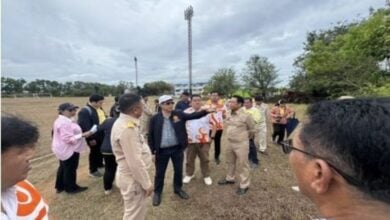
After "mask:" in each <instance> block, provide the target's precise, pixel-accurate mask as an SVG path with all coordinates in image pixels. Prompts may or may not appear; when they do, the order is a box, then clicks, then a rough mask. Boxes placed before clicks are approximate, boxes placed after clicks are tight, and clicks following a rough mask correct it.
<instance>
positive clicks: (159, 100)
mask: <svg viewBox="0 0 390 220" xmlns="http://www.w3.org/2000/svg"><path fill="white" fill-rule="evenodd" d="M168 100H173V98H172V96H170V95H162V96H160V98H158V104H162V103H163V102H166V101H168Z"/></svg>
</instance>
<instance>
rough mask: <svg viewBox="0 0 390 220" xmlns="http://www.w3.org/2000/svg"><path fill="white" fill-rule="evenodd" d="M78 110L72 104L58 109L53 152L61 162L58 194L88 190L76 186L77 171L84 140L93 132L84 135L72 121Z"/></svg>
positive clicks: (57, 182)
mask: <svg viewBox="0 0 390 220" xmlns="http://www.w3.org/2000/svg"><path fill="white" fill-rule="evenodd" d="M77 108H78V106H75V105H73V104H71V103H63V104H61V105H60V106H59V107H58V112H59V115H58V118H57V119H56V120H55V122H54V125H53V142H52V150H53V153H54V154H55V155H56V157H57V158H58V159H59V161H60V166H59V168H58V171H57V179H56V184H55V188H56V190H57V193H61V192H62V191H64V190H65V192H67V193H71V194H72V193H78V192H82V191H85V190H86V189H88V187H83V186H79V185H77V184H76V177H77V173H76V170H77V167H78V165H79V158H80V152H81V151H82V150H83V149H84V148H85V140H84V138H85V137H88V136H90V135H92V131H87V132H84V133H82V131H81V128H80V126H79V125H78V124H77V123H76V122H74V121H73V120H72V119H73V118H74V116H75V115H76V111H77Z"/></svg>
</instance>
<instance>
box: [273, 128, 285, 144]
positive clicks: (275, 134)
mask: <svg viewBox="0 0 390 220" xmlns="http://www.w3.org/2000/svg"><path fill="white" fill-rule="evenodd" d="M272 126H273V129H274V132H273V133H272V141H275V139H276V137H278V140H277V142H278V143H280V142H282V141H283V139H284V134H285V133H286V125H285V124H275V123H274V124H272Z"/></svg>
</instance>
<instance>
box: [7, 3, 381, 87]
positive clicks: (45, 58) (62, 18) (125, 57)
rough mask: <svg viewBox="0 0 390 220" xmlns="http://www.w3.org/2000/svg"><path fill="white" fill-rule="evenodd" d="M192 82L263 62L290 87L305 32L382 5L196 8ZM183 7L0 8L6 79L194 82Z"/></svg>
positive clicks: (77, 5)
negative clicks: (256, 60)
mask: <svg viewBox="0 0 390 220" xmlns="http://www.w3.org/2000/svg"><path fill="white" fill-rule="evenodd" d="M191 3H192V4H193V7H194V12H195V13H194V18H193V76H194V79H193V80H194V81H207V79H208V78H209V77H210V76H211V75H212V73H213V72H215V71H216V70H217V69H218V68H222V67H233V68H235V69H236V71H237V72H240V71H241V70H242V68H243V67H244V65H245V61H246V60H247V59H248V58H249V57H250V56H251V55H253V54H259V55H261V56H266V57H268V58H269V60H270V61H271V62H273V63H274V64H275V65H276V66H277V68H278V69H279V74H280V78H281V79H282V80H283V84H286V83H287V81H288V79H289V77H290V76H291V75H292V72H293V66H292V63H293V60H294V59H295V58H296V57H297V56H298V55H299V54H300V53H301V52H302V46H303V42H305V37H306V33H307V32H309V31H311V30H317V29H321V28H329V27H331V26H332V25H333V24H335V23H337V22H338V21H343V20H353V19H354V18H356V17H357V16H358V15H360V17H364V16H367V15H368V8H369V7H370V6H373V7H376V8H378V7H383V6H384V3H385V2H384V1H383V0H362V1H353V0H329V1H320V0H315V1H310V0H297V1H291V0H281V1H266V0H261V1H260V0H231V1H225V0H213V1H206V0H198V1H192V2H191ZM187 6H188V1H185V0H175V1H171V0H148V1H131V0H116V1H104V0H89V1H87V0H86V1H78V0H66V1H65V0H37V1H28V0H16V1H3V5H2V12H3V18H2V22H3V23H2V26H3V30H2V74H3V76H9V77H16V78H19V77H23V78H25V79H27V80H34V79H37V78H41V79H42V78H44V79H50V80H58V81H61V82H65V81H75V80H80V81H95V82H102V83H117V82H119V81H121V80H125V81H134V78H135V77H134V62H133V58H134V56H137V57H138V66H139V73H140V82H141V83H144V82H148V81H154V80H166V81H171V82H177V81H185V80H187V78H188V70H187V67H188V58H187V35H186V34H187V24H186V21H185V20H184V9H185V8H186V7H187Z"/></svg>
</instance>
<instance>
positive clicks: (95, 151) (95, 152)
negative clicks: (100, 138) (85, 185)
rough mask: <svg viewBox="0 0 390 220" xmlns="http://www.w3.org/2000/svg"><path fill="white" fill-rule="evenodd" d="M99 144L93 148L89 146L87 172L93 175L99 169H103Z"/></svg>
mask: <svg viewBox="0 0 390 220" xmlns="http://www.w3.org/2000/svg"><path fill="white" fill-rule="evenodd" d="M100 145H101V143H99V142H98V143H97V144H96V145H95V146H89V145H88V146H89V150H90V152H89V172H90V173H94V172H96V171H97V170H98V168H99V167H103V155H102V153H101V152H100Z"/></svg>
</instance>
